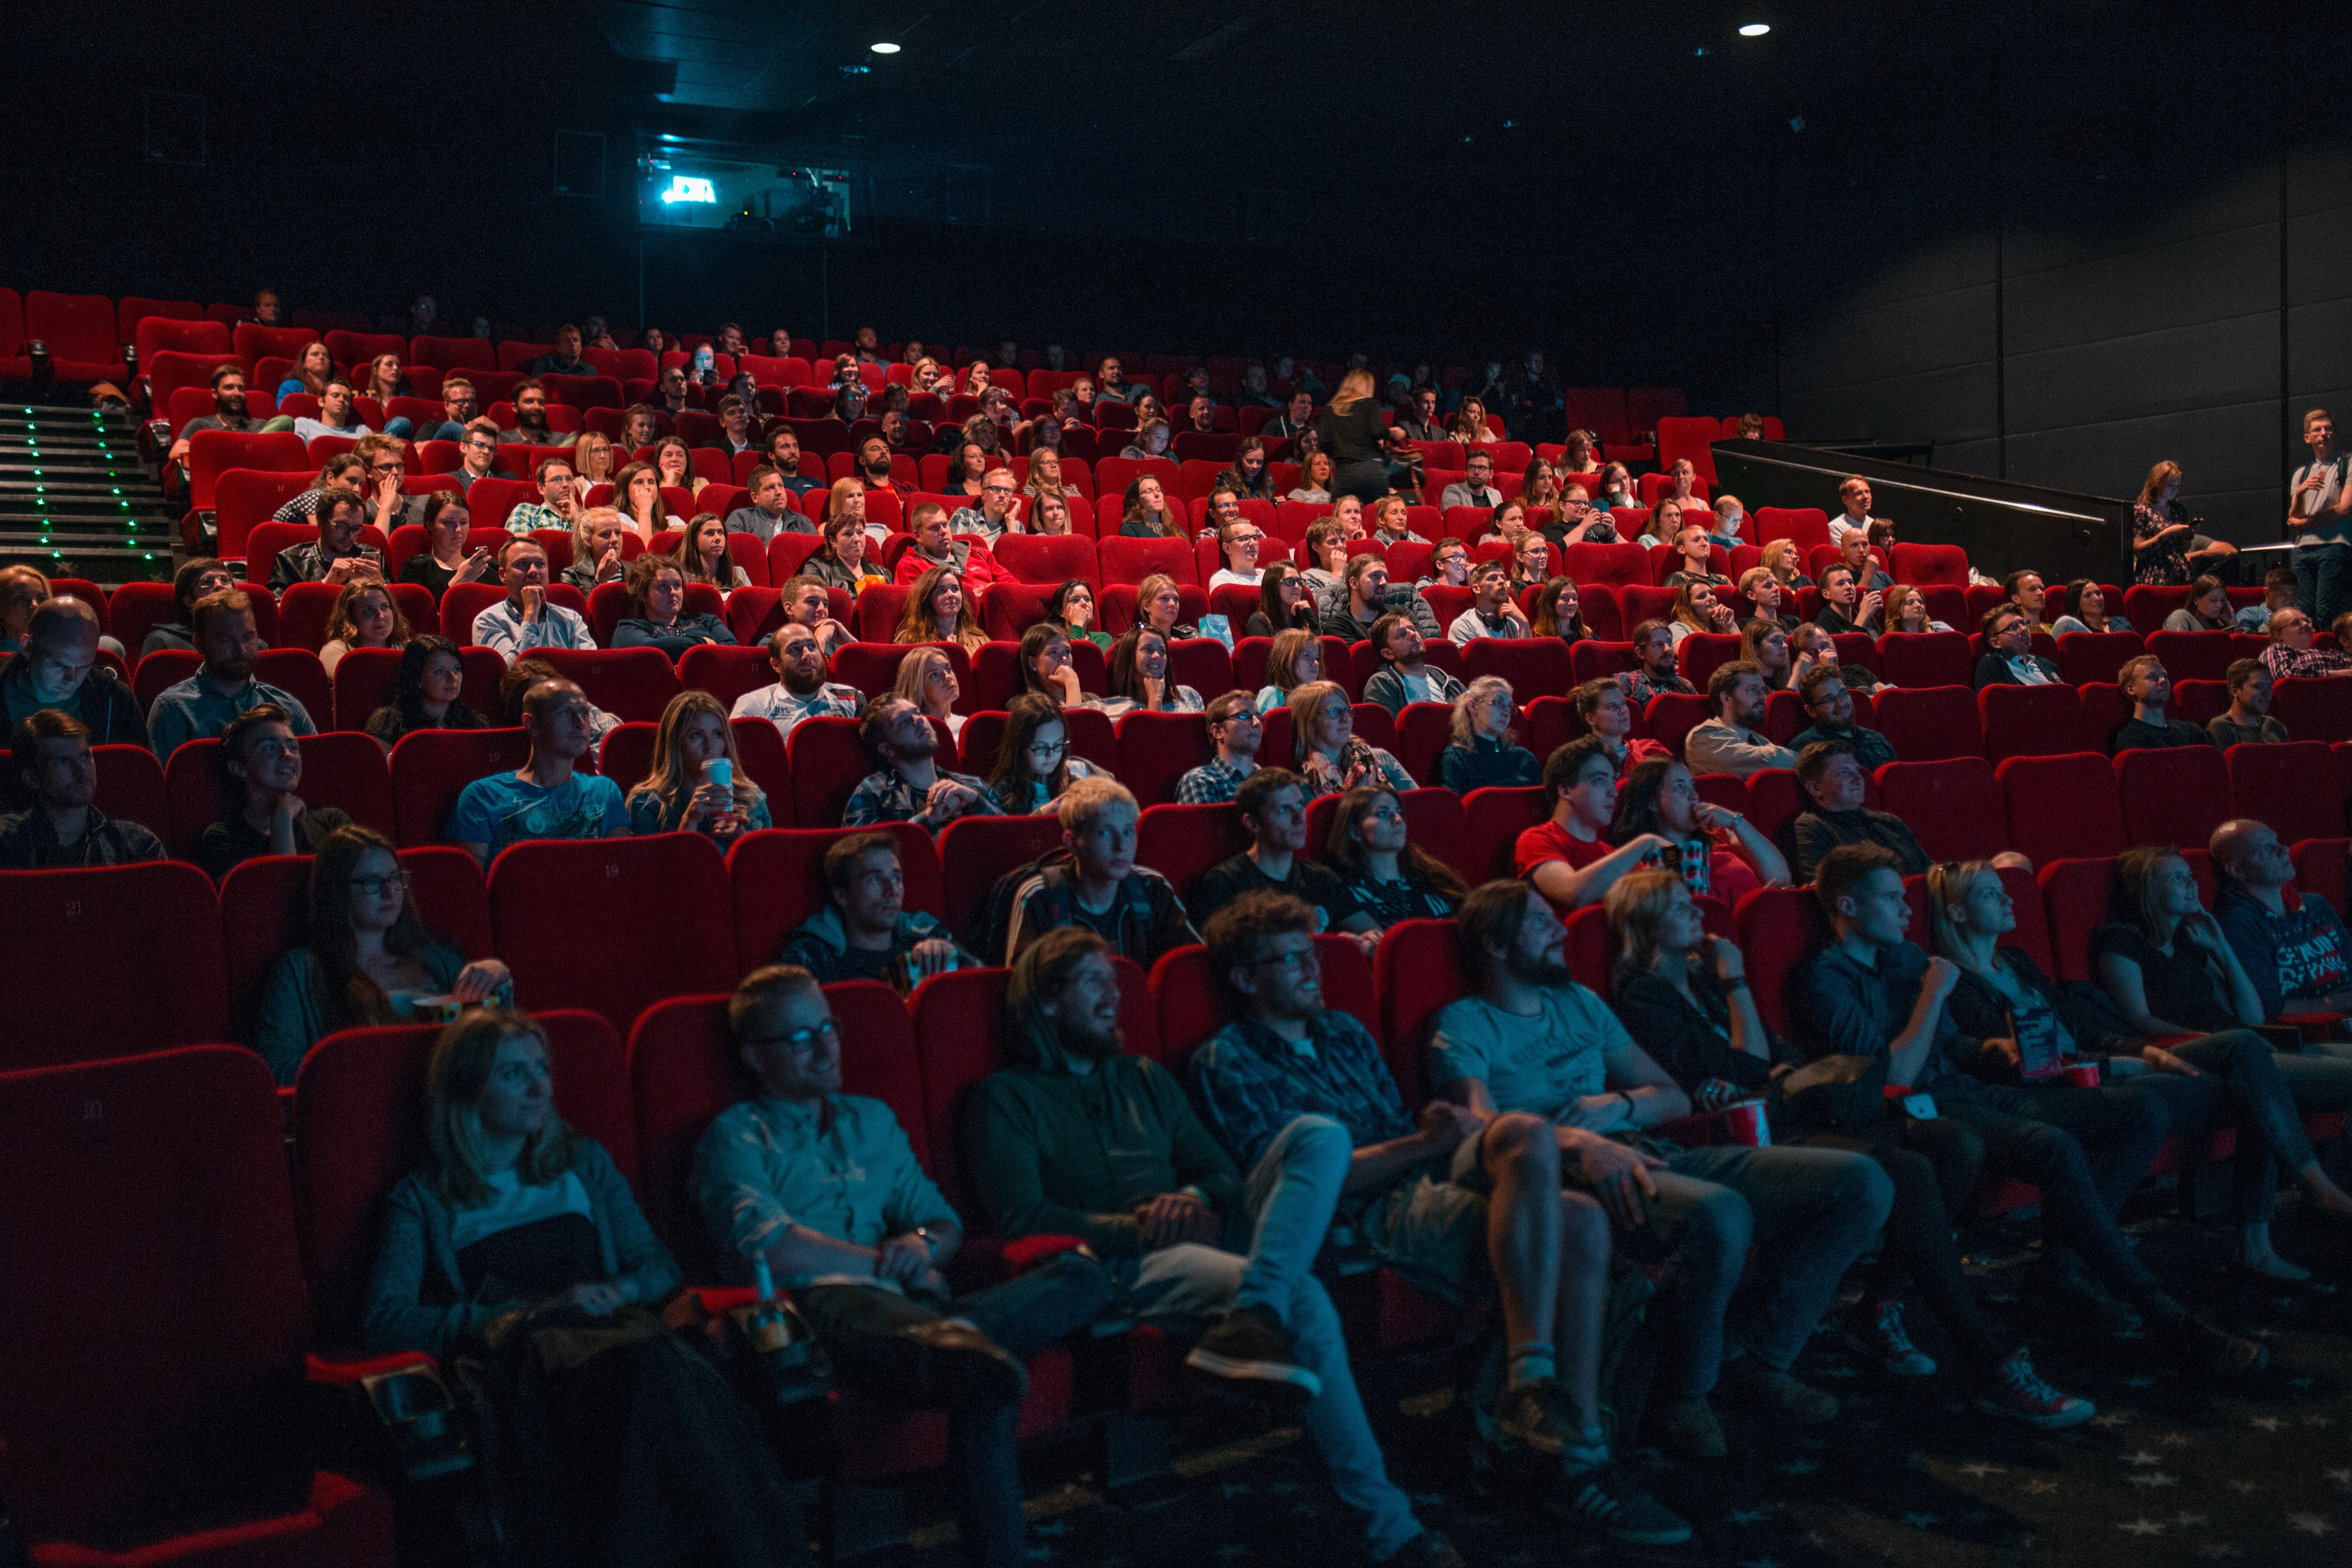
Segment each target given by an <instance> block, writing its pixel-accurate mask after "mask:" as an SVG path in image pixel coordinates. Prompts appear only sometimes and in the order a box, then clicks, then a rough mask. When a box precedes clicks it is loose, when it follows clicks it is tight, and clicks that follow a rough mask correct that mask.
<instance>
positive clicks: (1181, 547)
mask: <svg viewBox="0 0 2352 1568" xmlns="http://www.w3.org/2000/svg"><path fill="white" fill-rule="evenodd" d="M1095 550H1096V559H1097V563H1099V567H1100V570H1101V573H1102V581H1103V582H1104V583H1105V584H1112V583H1125V584H1130V585H1131V584H1137V583H1140V582H1142V581H1143V580H1144V579H1145V578H1146V577H1149V576H1151V575H1153V574H1156V573H1160V572H1165V573H1166V574H1168V575H1170V576H1171V577H1173V578H1175V579H1176V582H1177V584H1178V585H1179V586H1186V585H1189V586H1192V587H1195V588H1197V587H1199V586H1200V579H1199V577H1198V575H1197V571H1196V568H1195V565H1194V563H1193V559H1192V545H1191V543H1189V542H1186V541H1184V540H1181V539H1122V538H1119V537H1118V536H1117V535H1116V534H1114V535H1113V536H1112V537H1110V538H1108V539H1105V540H1102V541H1100V542H1098V543H1097V545H1096V547H1095Z"/></svg>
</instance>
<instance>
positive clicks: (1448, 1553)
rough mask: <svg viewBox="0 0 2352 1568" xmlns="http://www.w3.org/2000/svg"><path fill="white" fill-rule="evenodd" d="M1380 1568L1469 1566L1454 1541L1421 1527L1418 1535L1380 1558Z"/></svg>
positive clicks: (1464, 1567) (1459, 1567) (1453, 1567)
mask: <svg viewBox="0 0 2352 1568" xmlns="http://www.w3.org/2000/svg"><path fill="white" fill-rule="evenodd" d="M1381 1568H1470V1564H1469V1563H1468V1562H1467V1561H1466V1560H1465V1558H1464V1557H1463V1555H1462V1553H1461V1552H1457V1551H1455V1550H1454V1542H1450V1541H1448V1540H1446V1539H1445V1537H1444V1535H1442V1534H1440V1533H1439V1532H1438V1531H1434V1530H1429V1529H1423V1531H1422V1532H1421V1533H1420V1534H1419V1535H1416V1536H1414V1537H1413V1538H1412V1540H1411V1541H1408V1542H1405V1543H1404V1544H1403V1545H1402V1546H1400V1547H1398V1548H1397V1549H1396V1550H1395V1551H1394V1552H1391V1553H1390V1554H1389V1555H1388V1556H1386V1557H1383V1558H1381Z"/></svg>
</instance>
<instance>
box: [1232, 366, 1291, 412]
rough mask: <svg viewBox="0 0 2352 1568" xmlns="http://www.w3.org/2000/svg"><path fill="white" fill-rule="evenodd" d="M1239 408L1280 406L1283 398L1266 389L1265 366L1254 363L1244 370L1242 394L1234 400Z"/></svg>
mask: <svg viewBox="0 0 2352 1568" xmlns="http://www.w3.org/2000/svg"><path fill="white" fill-rule="evenodd" d="M1234 406H1236V407H1239V408H1279V407H1281V406H1282V400H1281V399H1279V398H1277V397H1276V396H1275V395H1274V394H1273V393H1271V392H1270V391H1268V390H1267V389H1266V384H1265V366H1264V365H1262V364H1256V363H1252V364H1251V365H1249V366H1248V367H1247V368H1246V369H1244V371H1243V372H1242V390H1241V395H1240V396H1239V397H1237V398H1235V399H1234Z"/></svg>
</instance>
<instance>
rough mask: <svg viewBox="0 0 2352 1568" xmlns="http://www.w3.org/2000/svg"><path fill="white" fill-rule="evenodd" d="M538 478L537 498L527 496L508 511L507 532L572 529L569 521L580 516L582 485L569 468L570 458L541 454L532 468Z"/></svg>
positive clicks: (565, 530) (566, 530) (570, 465)
mask: <svg viewBox="0 0 2352 1568" xmlns="http://www.w3.org/2000/svg"><path fill="white" fill-rule="evenodd" d="M533 477H534V478H535V479H538V481H539V497H540V499H539V500H527V501H524V502H523V503H522V504H521V505H520V506H518V507H516V508H515V509H514V510H512V511H510V512H509V513H507V531H508V532H509V533H529V532H530V531H532V530H534V529H541V528H560V529H562V531H564V532H566V533H569V532H571V531H572V522H573V521H575V520H576V519H578V517H579V516H580V496H581V491H582V489H583V487H582V485H581V483H580V479H579V477H578V476H577V475H576V474H574V473H573V472H572V459H570V458H541V459H540V460H539V467H538V468H537V469H535V470H534V472H533Z"/></svg>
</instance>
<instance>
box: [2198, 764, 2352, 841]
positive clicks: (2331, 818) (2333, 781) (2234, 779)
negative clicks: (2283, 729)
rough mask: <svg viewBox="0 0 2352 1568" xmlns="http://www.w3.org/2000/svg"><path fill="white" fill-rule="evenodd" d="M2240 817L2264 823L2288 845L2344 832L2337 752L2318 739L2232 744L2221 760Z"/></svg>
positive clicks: (2234, 805)
mask: <svg viewBox="0 0 2352 1568" xmlns="http://www.w3.org/2000/svg"><path fill="white" fill-rule="evenodd" d="M2223 761H2224V763H2225V764H2226V765H2227V766H2228V768H2229V770H2230V795H2231V803H2232V806H2233V809H2234V810H2235V812H2236V814H2237V815H2238V816H2251V817H2252V818H2253V819H2254V820H2255V821H2257V822H2261V823H2263V824H2265V825H2267V826H2269V827H2270V828H2271V830H2272V831H2273V832H2274V833H2276V834H2277V835H2278V836H2279V837H2281V838H2283V839H2284V840H2285V841H2286V842H2287V843H2289V844H2294V843H2297V842H2299V841H2301V840H2303V839H2305V838H2335V837H2341V836H2342V835H2343V833H2344V830H2345V819H2344V802H2345V794H2346V789H2345V781H2344V779H2343V777H2342V775H2341V773H2340V772H2339V769H2338V765H2337V758H2336V753H2335V752H2333V751H2332V750H2331V749H2329V748H2328V747H2327V746H2325V745H2323V744H2321V743H2320V742H2317V741H2294V742H2288V743H2287V744H2285V745H2282V746H2265V745H2260V744H2249V745H2236V746H2232V747H2231V748H2230V750H2229V752H2228V753H2227V755H2226V756H2225V757H2224V759H2223Z"/></svg>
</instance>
